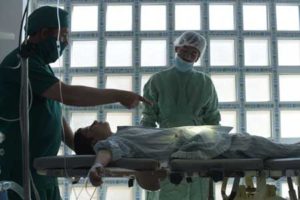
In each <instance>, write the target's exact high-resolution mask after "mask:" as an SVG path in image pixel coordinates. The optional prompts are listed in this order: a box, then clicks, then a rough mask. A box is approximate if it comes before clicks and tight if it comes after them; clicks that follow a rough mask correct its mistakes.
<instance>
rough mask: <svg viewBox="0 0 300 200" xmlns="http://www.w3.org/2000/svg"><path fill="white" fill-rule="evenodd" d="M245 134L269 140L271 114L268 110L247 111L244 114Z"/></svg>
mask: <svg viewBox="0 0 300 200" xmlns="http://www.w3.org/2000/svg"><path fill="white" fill-rule="evenodd" d="M246 118H247V132H248V133H249V134H251V135H257V136H262V137H266V138H269V137H271V113H270V111H268V110H265V111H264V110H248V111H247V112H246Z"/></svg>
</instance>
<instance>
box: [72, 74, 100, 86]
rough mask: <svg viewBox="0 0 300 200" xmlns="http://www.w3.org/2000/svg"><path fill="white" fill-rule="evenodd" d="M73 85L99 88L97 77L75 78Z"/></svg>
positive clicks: (73, 78)
mask: <svg viewBox="0 0 300 200" xmlns="http://www.w3.org/2000/svg"><path fill="white" fill-rule="evenodd" d="M71 85H84V86H88V87H94V88H96V87H97V77H96V76H73V77H72V81H71Z"/></svg>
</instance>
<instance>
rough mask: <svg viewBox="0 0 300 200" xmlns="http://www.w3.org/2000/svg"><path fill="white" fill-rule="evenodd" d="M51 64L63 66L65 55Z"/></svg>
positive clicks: (54, 66)
mask: <svg viewBox="0 0 300 200" xmlns="http://www.w3.org/2000/svg"><path fill="white" fill-rule="evenodd" d="M50 66H51V67H52V68H58V67H63V66H64V57H63V56H61V57H59V59H57V60H56V61H55V62H54V63H50Z"/></svg>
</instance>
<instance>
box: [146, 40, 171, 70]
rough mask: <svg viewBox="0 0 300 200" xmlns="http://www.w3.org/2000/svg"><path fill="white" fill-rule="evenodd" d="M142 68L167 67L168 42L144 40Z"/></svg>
mask: <svg viewBox="0 0 300 200" xmlns="http://www.w3.org/2000/svg"><path fill="white" fill-rule="evenodd" d="M141 45H142V49H141V66H166V62H167V61H166V57H167V50H166V48H167V47H166V45H167V44H166V41H165V40H142V42H141Z"/></svg>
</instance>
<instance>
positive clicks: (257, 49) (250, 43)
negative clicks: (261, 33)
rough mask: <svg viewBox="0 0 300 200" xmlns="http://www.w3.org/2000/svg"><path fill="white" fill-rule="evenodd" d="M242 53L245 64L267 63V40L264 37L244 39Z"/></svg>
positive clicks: (263, 64)
mask: <svg viewBox="0 0 300 200" xmlns="http://www.w3.org/2000/svg"><path fill="white" fill-rule="evenodd" d="M244 49H245V50H244V54H245V58H244V59H245V65H246V66H268V65H269V41H268V40H266V39H245V40H244Z"/></svg>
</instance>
